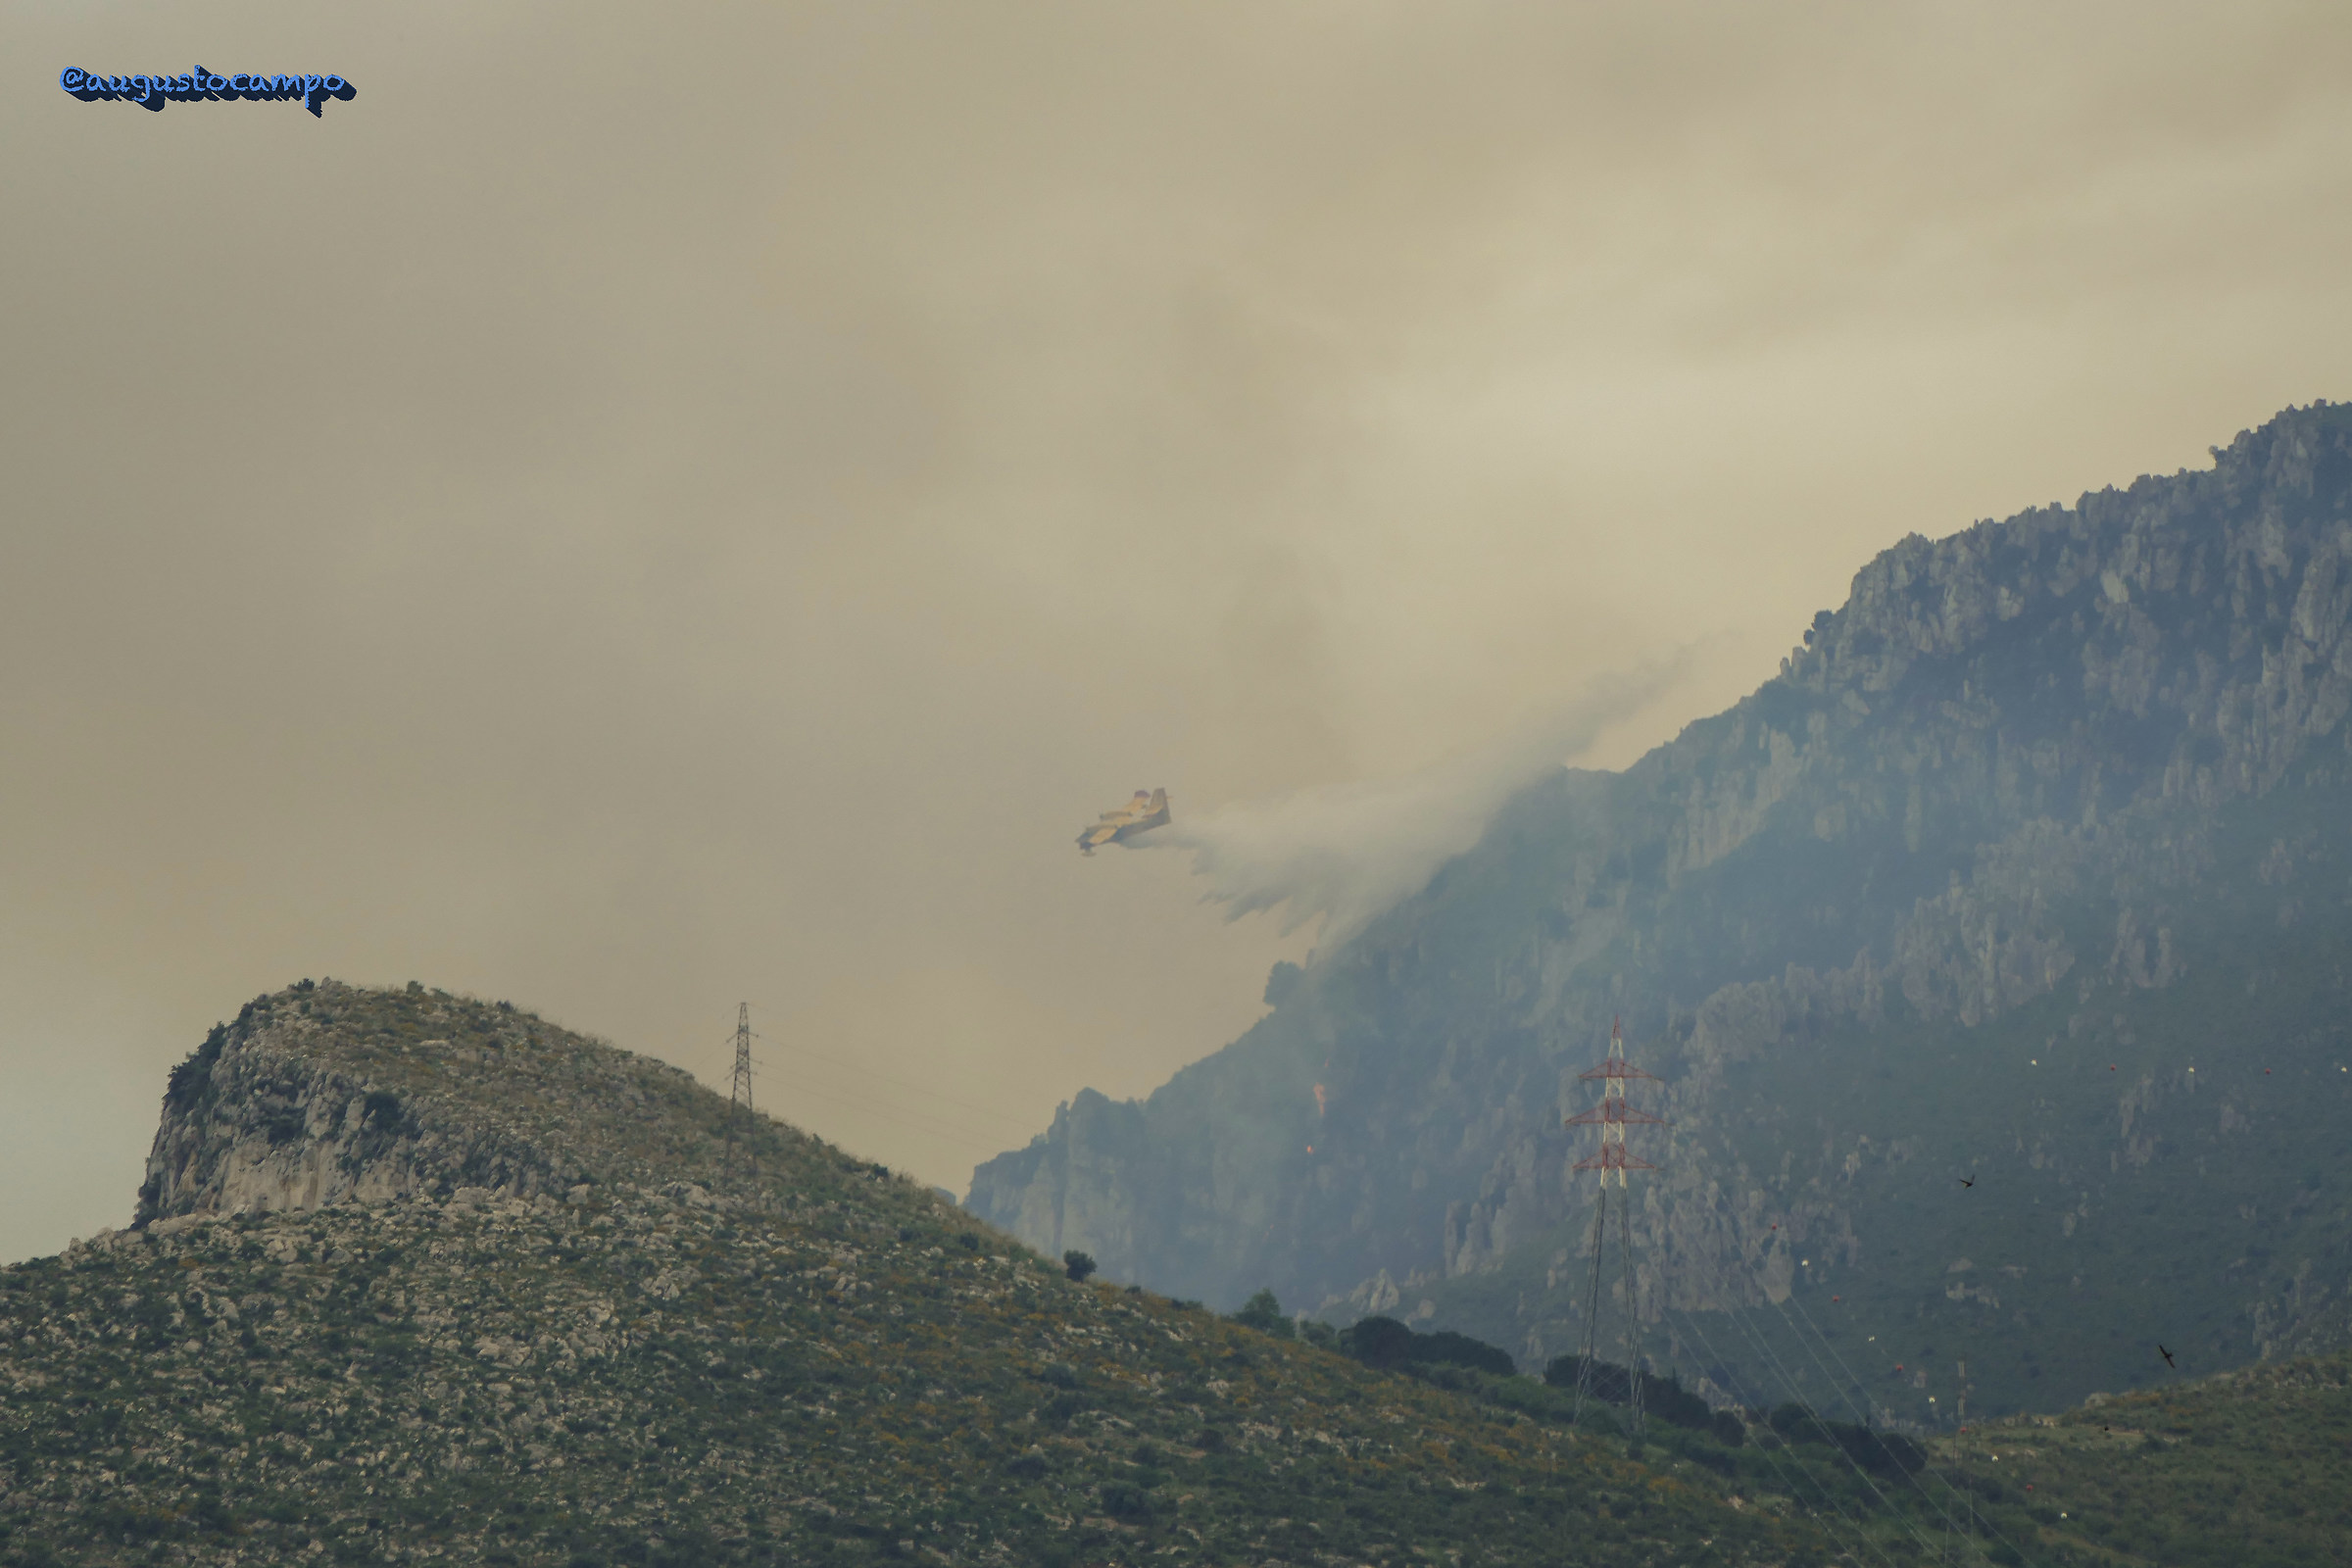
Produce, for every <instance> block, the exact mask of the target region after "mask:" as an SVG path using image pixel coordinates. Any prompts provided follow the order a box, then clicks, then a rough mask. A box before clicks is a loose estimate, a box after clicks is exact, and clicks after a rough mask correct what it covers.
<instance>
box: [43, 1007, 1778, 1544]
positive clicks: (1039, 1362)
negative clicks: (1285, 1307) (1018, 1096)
mask: <svg viewBox="0 0 2352 1568" xmlns="http://www.w3.org/2000/svg"><path fill="white" fill-rule="evenodd" d="M731 1133H732V1135H733V1137H732V1139H730V1134H731ZM755 1160H756V1165H755V1163H754V1162H755ZM1621 1453H1622V1447H1621V1446H1619V1445H1615V1444H1606V1443H1600V1442H1595V1441H1592V1440H1589V1439H1584V1440H1580V1439H1578V1438H1576V1437H1574V1436H1572V1435H1570V1434H1569V1433H1567V1432H1565V1431H1563V1430H1561V1429H1560V1428H1559V1427H1558V1426H1557V1425H1546V1424H1544V1422H1541V1421H1534V1420H1529V1419H1526V1418H1525V1417H1523V1416H1519V1415H1515V1414H1513V1413H1511V1412H1509V1411H1507V1410H1503V1409H1499V1408H1496V1407H1495V1406H1492V1405H1490V1404H1482V1403H1479V1402H1476V1401H1473V1400H1470V1399H1465V1398H1462V1397H1455V1396H1452V1395H1449V1394H1447V1393H1445V1392H1443V1391H1441V1390H1439V1389H1436V1388H1433V1387H1431V1386H1429V1385H1428V1384H1427V1383H1424V1382H1416V1381H1413V1380H1409V1379H1406V1378H1402V1377H1393V1376H1387V1375H1384V1374H1381V1373H1377V1372H1373V1371H1370V1370H1367V1369H1365V1368H1362V1367H1359V1366H1357V1365H1356V1364H1355V1363H1353V1362H1351V1361H1348V1360H1346V1359H1345V1358H1343V1357H1341V1356H1339V1355H1337V1354H1334V1353H1332V1352H1330V1351H1327V1350H1322V1349H1316V1348H1310V1347H1307V1346H1303V1345H1299V1344H1286V1343H1281V1342H1278V1341H1276V1340H1273V1339H1270V1338H1268V1337H1266V1336H1264V1335H1261V1334H1257V1333H1252V1332H1250V1331H1249V1330H1247V1329H1244V1328H1242V1327H1239V1326H1237V1325H1235V1324H1233V1323H1230V1322H1227V1321H1224V1320H1222V1319H1219V1318H1216V1317H1214V1316H1213V1315H1211V1314H1209V1313H1207V1312H1205V1311H1203V1310H1202V1309H1201V1308H1199V1307H1198V1306H1188V1305H1183V1304H1180V1303H1176V1302H1171V1301H1169V1300H1166V1299H1162V1298H1158V1297H1153V1296H1149V1295H1146V1294H1144V1293H1141V1292H1130V1291H1122V1290H1119V1289H1117V1288H1115V1287H1110V1286H1104V1285H1082V1284H1077V1283H1073V1282H1072V1281H1070V1280H1069V1279H1067V1278H1066V1277H1064V1274H1063V1271H1062V1270H1061V1269H1060V1268H1059V1267H1058V1266H1056V1265H1052V1264H1048V1263H1046V1262H1045V1261H1044V1260H1042V1259H1040V1258H1038V1257H1037V1256H1035V1255H1034V1254H1032V1253H1030V1252H1028V1251H1026V1250H1023V1249H1021V1248H1019V1247H1018V1246H1017V1245H1014V1244H1012V1243H1011V1242H1009V1241H1008V1240H1007V1239H1006V1238H1005V1237H1003V1236H1001V1235H999V1234H997V1233H995V1232H992V1231H990V1230H988V1229H987V1228H985V1227H983V1226H981V1225H979V1224H978V1223H976V1222H975V1221H973V1220H972V1219H970V1218H969V1217H968V1216H965V1215H963V1214H960V1213H958V1212H957V1211H956V1209H955V1208H954V1207H953V1206H952V1205H949V1204H947V1203H945V1202H943V1201H941V1200H940V1199H939V1198H938V1197H937V1196H935V1195H934V1194H931V1193H929V1192H926V1191H924V1190H923V1189H921V1188H919V1187H917V1186H915V1185H913V1184H912V1183H909V1182H907V1181H905V1180H903V1179H900V1178H897V1177H894V1176H892V1175H890V1174H889V1173H888V1172H887V1171H885V1170H883V1169H882V1168H881V1167H879V1166H875V1165H869V1164H866V1163H865V1162H862V1161H859V1160H857V1159H854V1158H851V1157H849V1156H847V1155H845V1154H844V1153H842V1152H840V1151H838V1150H835V1149H831V1148H829V1147H827V1146H825V1145H824V1144H822V1143H819V1142H818V1141H816V1140H814V1139H810V1138H808V1137H806V1136H804V1135H802V1134H799V1133H797V1132H795V1131H793V1130H792V1129H790V1128H788V1127H784V1126H782V1125H780V1124H778V1123H775V1122H773V1121H769V1120H767V1119H765V1118H760V1119H758V1120H756V1121H752V1122H748V1123H742V1124H737V1125H733V1126H731V1125H730V1121H729V1117H728V1107H727V1104H726V1103H725V1102H724V1101H722V1100H720V1099H719V1098H718V1097H716V1096H714V1095H712V1094H711V1093H710V1092H709V1091H707V1090H705V1089H703V1088H701V1087H700V1086H698V1085H696V1084H695V1083H694V1082H693V1081H692V1080H691V1079H690V1078H688V1077H687V1076H686V1075H685V1074H683V1073H681V1072H679V1071H678V1070H676V1069H675V1068H671V1067H667V1066H664V1065H662V1064H661V1063H659V1062H654V1061H650V1060H647V1059H645V1058H643V1057H638V1056H633V1055H630V1054H627V1053H624V1052H620V1051H617V1050H615V1049H613V1048H612V1047H610V1046H606V1045H603V1044H601V1043H599V1042H596V1041H593V1040H589V1039H585V1038H582V1037H580V1036H577V1035H572V1034H568V1033H566V1032H564V1031H563V1030H560V1029H557V1028H554V1027H552V1026H550V1025H548V1024H546V1023H544V1022H543V1021H541V1020H539V1019H537V1018H535V1017H532V1016H531V1015H529V1014H527V1013H519V1012H516V1011H515V1010H514V1009H512V1008H508V1007H506V1006H504V1005H495V1006H494V1005H484V1004H479V1003H471V1002H466V1001H462V1000H459V999H455V998H451V997H448V996H446V995H442V994H440V993H432V992H426V991H424V990H423V989H421V988H418V987H411V988H410V989H409V990H408V991H407V992H372V991H363V990H357V989H353V988H350V987H345V986H340V985H335V984H332V983H328V984H323V985H316V986H314V985H312V984H310V983H309V982H305V983H304V984H303V985H302V986H299V987H296V988H294V989H293V990H290V991H286V992H281V993H278V994H276V995H274V996H270V997H265V998H261V999H258V1000H257V1001H256V1002H254V1003H253V1004H251V1005H248V1006H247V1007H246V1008H245V1009H244V1010H243V1012H241V1013H240V1014H239V1016H238V1018H237V1019H236V1021H235V1022H234V1023H232V1024H229V1025H225V1026H223V1027H221V1028H220V1029H217V1030H215V1031H214V1032H213V1034H212V1035H211V1036H210V1037H209V1038H208V1039H207V1041H206V1043H205V1044H204V1046H203V1047H202V1049H200V1050H199V1051H198V1052H197V1053H196V1054H194V1055H193V1056H191V1057H190V1058H189V1059H188V1060H187V1061H186V1062H184V1063H182V1064H181V1066H180V1067H178V1068H177V1069H175V1070H174V1071H173V1073H172V1080H171V1085H170V1089H169V1092H168V1094H167V1097H166V1102H165V1108H164V1117H163V1122H162V1125H161V1127H160V1129H159V1131H158V1134H157V1137H156V1141H155V1151H154V1154H153V1155H152V1157H151V1159H150V1161H149V1170H148V1176H147V1180H146V1183H145V1185H144V1187H143V1188H142V1190H141V1194H140V1201H139V1210H138V1216H137V1226H136V1228H134V1229H131V1230H127V1231H123V1232H119V1233H110V1234H108V1235H105V1236H102V1237H100V1238H97V1239H95V1240H93V1241H91V1242H88V1243H84V1244H79V1245H77V1246H76V1247H75V1248H73V1250H70V1251H69V1252H68V1253H67V1254H66V1255H64V1256H62V1257H56V1258H47V1259H39V1260H35V1261H32V1262H28V1263H25V1264H21V1265H17V1266H15V1267H11V1268H7V1269H0V1563H6V1564H9V1565H11V1568H17V1565H35V1564H53V1563H57V1562H61V1561H62V1562H71V1563H75V1564H82V1563H89V1564H115V1563H175V1564H184V1563H206V1564H213V1563H236V1562H241V1563H250V1564H263V1563H295V1562H301V1563H317V1562H386V1561H389V1562H421V1561H430V1560H439V1561H448V1562H466V1563H492V1564H498V1563H514V1564H530V1565H553V1568H595V1565H603V1564H624V1563H625V1564H637V1565H657V1564H663V1565H688V1564H697V1565H699V1564H737V1563H794V1564H803V1563H833V1562H840V1563H858V1562H868V1561H885V1560H907V1561H924V1562H932V1563H953V1564H981V1563H991V1564H1031V1563H1044V1564H1062V1563H1074V1562H1079V1561H1084V1562H1088V1563H1137V1562H1141V1561H1143V1560H1145V1559H1146V1558H1149V1559H1151V1560H1152V1561H1154V1562H1157V1561H1172V1562H1180V1563H1181V1562H1213V1563H1227V1562H1242V1561H1247V1562H1250V1563H1261V1562H1277V1563H1308V1562H1314V1563H1325V1562H1337V1561H1346V1562H1351V1563H1358V1562H1360V1563H1380V1564H1388V1563H1402V1562H1406V1561H1411V1560H1423V1559H1425V1558H1426V1557H1427V1556H1429V1555H1433V1554H1434V1555H1438V1556H1441V1557H1445V1558H1449V1559H1458V1558H1459V1557H1460V1555H1461V1554H1462V1553H1464V1552H1465V1551H1470V1552H1474V1553H1475V1560H1478V1561H1483V1562H1495V1563H1533V1562H1539V1561H1541V1562H1545V1563H1550V1562H1555V1561H1561V1560H1569V1561H1584V1562H1601V1561H1607V1562H1611V1563H1616V1562H1661V1563H1662V1562H1668V1561H1672V1562H1693V1561H1704V1562H1720V1563H1750V1562H1756V1563H1761V1562H1781V1561H1785V1560H1788V1559H1789V1555H1790V1554H1791V1553H1798V1554H1802V1553H1804V1552H1806V1551H1808V1550H1811V1549H1812V1547H1811V1546H1810V1545H1809V1543H1817V1542H1818V1540H1819V1537H1818V1534H1817V1532H1815V1531H1814V1530H1813V1529H1812V1528H1811V1527H1810V1526H1809V1525H1808V1524H1806V1523H1805V1522H1804V1521H1803V1520H1802V1519H1801V1518H1792V1519H1790V1520H1789V1521H1788V1522H1782V1521H1778V1520H1775V1519H1771V1518H1765V1517H1761V1516H1759V1514H1758V1512H1757V1511H1756V1510H1752V1509H1751V1510H1746V1511H1744V1512H1743V1511H1742V1510H1741V1509H1740V1508H1737V1507H1735V1506H1733V1505H1731V1503H1730V1502H1729V1501H1728V1490H1729V1489H1728V1487H1727V1486H1724V1485H1720V1484H1718V1481H1717V1478H1716V1477H1715V1476H1714V1475H1713V1474H1712V1473H1710V1472H1706V1471H1703V1470H1698V1469H1694V1468H1693V1467H1692V1466H1691V1465H1690V1464H1688V1463H1682V1462H1679V1461H1671V1460H1668V1459H1666V1458H1665V1456H1663V1455H1658V1456H1657V1457H1658V1458H1659V1459H1660V1461H1661V1462H1660V1464H1659V1465H1658V1466H1656V1467H1652V1468H1644V1467H1642V1466H1640V1465H1636V1464H1632V1463H1629V1462H1627V1461H1626V1459H1625V1458H1623V1457H1621ZM1571 1520H1573V1521H1576V1526H1577V1528H1576V1531H1575V1534H1574V1536H1573V1538H1572V1539H1571V1538H1568V1537H1566V1536H1564V1534H1563V1532H1564V1529H1565V1527H1566V1525H1567V1524H1568V1523H1569V1522H1570V1521H1571Z"/></svg>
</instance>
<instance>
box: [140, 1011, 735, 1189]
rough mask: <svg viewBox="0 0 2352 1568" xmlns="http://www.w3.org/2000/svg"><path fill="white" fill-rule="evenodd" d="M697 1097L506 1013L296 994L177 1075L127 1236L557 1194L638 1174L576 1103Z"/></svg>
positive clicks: (651, 1103) (218, 1039) (638, 1061)
mask: <svg viewBox="0 0 2352 1568" xmlns="http://www.w3.org/2000/svg"><path fill="white" fill-rule="evenodd" d="M436 1029H437V1030H438V1031H439V1033H438V1034H435V1033H432V1031H434V1030H436ZM695 1093H696V1090H695V1086H694V1083H693V1080H692V1079H691V1078H690V1077H689V1076H688V1075H687V1074H685V1073H682V1072H680V1071H678V1070H677V1069H676V1068H673V1067H669V1066H667V1065H665V1064H663V1063H661V1062H656V1061H652V1060H650V1059H648V1058H644V1057H637V1056H630V1055H628V1054H625V1053H621V1052H617V1051H614V1050H613V1049H612V1048H610V1047H603V1046H598V1045H596V1044H594V1043H587V1044H582V1043H580V1042H577V1041H575V1040H573V1039H571V1038H570V1037H568V1036H564V1035H563V1034H562V1032H561V1031H557V1030H552V1029H550V1028H548V1027H547V1026H546V1025H544V1024H542V1023H540V1022H539V1021H538V1020H537V1019H534V1018H531V1017H530V1016H529V1015H527V1014H518V1013H515V1012H513V1011H512V1010H511V1009H509V1010H499V1009H494V1008H490V1007H487V1006H484V1005H479V1004H465V1003H459V1002H455V1001H451V1000H447V999H441V998H438V997H435V996H427V995H422V994H419V995H417V996H414V997H399V998H392V997H388V996H387V995H386V994H383V993H371V992H363V991H358V990H355V989H353V988H351V987H348V986H343V985H338V984H336V983H335V982H333V981H328V982H325V983H324V984H321V985H312V984H310V983H308V982H306V983H305V985H304V986H303V987H299V988H297V989H296V990H294V991H292V992H287V993H281V994H279V995H277V996H275V997H266V998H260V999H257V1000H256V1002H254V1003H253V1004H249V1005H247V1006H246V1007H245V1008H244V1010H243V1011H241V1012H240V1013H239V1014H238V1015H237V1017H236V1019H235V1020H234V1021H233V1022H231V1023H226V1024H222V1025H220V1026H218V1027H216V1028H215V1029H214V1030H213V1031H212V1033H211V1034H210V1035H209V1036H208V1037H207V1038H206V1040H205V1043H204V1045H203V1046H202V1047H201V1048H200V1049H199V1050H198V1051H197V1052H196V1053H195V1054H193V1055H192V1056H190V1057H189V1058H188V1059H187V1060H186V1061H184V1062H182V1063H180V1065H179V1066H178V1067H176V1068H175V1069H173V1071H172V1079H171V1084H170V1087H169V1089H168V1090H167V1092H166V1094H165V1097H164V1108H163V1117H162V1121H161V1122H160V1124H159V1125H158V1127H157V1130H156V1135H155V1145H154V1148H153V1150H152V1151H151V1152H149V1154H148V1156H147V1174H146V1180H145V1182H144V1184H143V1185H142V1186H141V1187H140V1189H139V1195H138V1208H137V1211H136V1214H135V1216H134V1219H133V1224H134V1225H135V1226H139V1227H145V1226H147V1225H149V1224H151V1223H152V1222H154V1221H157V1220H162V1219H172V1218H177V1217H181V1216H186V1215H196V1214H245V1213H269V1212H275V1211H280V1210H288V1209H313V1208H320V1207H324V1206H327V1205H329V1204H333V1203H337V1202H341V1201H345V1200H357V1201H362V1202H381V1201H390V1200H392V1199H396V1198H400V1197H403V1196H407V1195H418V1196H428V1197H439V1198H447V1197H449V1196H450V1195H451V1194H452V1193H454V1192H457V1191H459V1190H461V1189H467V1188H475V1189H482V1190H484V1191H485V1192H486V1193H488V1194H494V1195H498V1196H501V1197H513V1198H530V1197H533V1196H536V1195H539V1194H545V1193H562V1192H564V1191H566V1190H568V1189H570V1188H571V1187H573V1186H575V1185H576V1184H578V1183H580V1182H581V1181H583V1180H585V1179H589V1178H590V1177H591V1176H592V1175H593V1176H594V1178H595V1179H598V1180H604V1181H611V1180H613V1179H614V1178H615V1177H617V1176H621V1175H625V1174H628V1173H630V1172H633V1171H636V1170H637V1169H638V1168H639V1167H640V1166H641V1165H647V1163H648V1162H647V1161H646V1160H645V1159H644V1158H643V1157H642V1155H643V1152H640V1151H632V1150H627V1149H623V1148H616V1147H609V1140H605V1139H599V1138H594V1137H591V1136H589V1135H588V1132H587V1127H588V1125H589V1119H588V1118H586V1117H584V1116H583V1115H582V1114H581V1113H582V1111H583V1110H584V1109H585V1108H586V1107H587V1106H589V1105H591V1104H595V1103H600V1102H602V1103H607V1104H610V1103H612V1102H614V1101H617V1102H618V1103H619V1104H620V1105H621V1106H622V1107H624V1108H625V1107H628V1106H632V1105H634V1106H643V1107H646V1108H648V1109H653V1108H659V1107H661V1106H663V1105H665V1104H672V1103H687V1102H689V1101H690V1100H691V1098H692V1096H693V1095H694V1094H695ZM648 1168H650V1166H648Z"/></svg>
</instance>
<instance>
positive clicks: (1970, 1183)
mask: <svg viewBox="0 0 2352 1568" xmlns="http://www.w3.org/2000/svg"><path fill="white" fill-rule="evenodd" d="M1960 1185H1961V1186H1963V1187H1974V1186H1976V1185H1977V1179H1976V1178H1975V1177H1974V1176H1963V1177H1961V1178H1960Z"/></svg>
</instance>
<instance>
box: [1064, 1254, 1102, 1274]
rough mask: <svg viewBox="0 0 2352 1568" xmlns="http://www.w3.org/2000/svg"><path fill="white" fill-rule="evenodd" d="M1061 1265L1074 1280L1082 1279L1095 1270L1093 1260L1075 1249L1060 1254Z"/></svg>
mask: <svg viewBox="0 0 2352 1568" xmlns="http://www.w3.org/2000/svg"><path fill="white" fill-rule="evenodd" d="M1061 1266H1062V1268H1063V1270H1064V1271H1065V1272H1066V1273H1068V1275H1069V1276H1070V1278H1072V1279H1074V1280H1084V1279H1085V1278H1086V1277H1087V1276H1088V1275H1089V1274H1092V1273H1093V1272H1094V1271H1095V1260H1094V1259H1093V1258H1091V1257H1089V1256H1087V1255H1086V1254H1085V1253H1084V1252H1081V1251H1078V1250H1075V1249H1073V1250H1070V1251H1067V1252H1064V1253H1062V1254H1061Z"/></svg>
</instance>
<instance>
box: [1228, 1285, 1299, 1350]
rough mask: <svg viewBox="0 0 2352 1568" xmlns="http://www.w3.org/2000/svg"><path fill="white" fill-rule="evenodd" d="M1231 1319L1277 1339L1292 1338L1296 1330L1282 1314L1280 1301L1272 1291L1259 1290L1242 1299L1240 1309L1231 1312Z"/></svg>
mask: <svg viewBox="0 0 2352 1568" xmlns="http://www.w3.org/2000/svg"><path fill="white" fill-rule="evenodd" d="M1233 1320H1234V1321H1235V1322H1236V1323H1239V1324H1240V1325H1241V1326H1242V1327H1244V1328H1246V1329H1255V1330H1257V1332H1258V1333H1260V1334H1271V1335H1273V1336H1274V1337H1275V1338H1276V1339H1278V1340H1288V1339H1292V1338H1294V1337H1296V1336H1297V1334H1298V1332H1299V1331H1298V1330H1297V1329H1296V1328H1294V1327H1292V1325H1291V1320H1290V1319H1289V1318H1287V1317H1284V1316H1283V1315H1282V1302H1281V1301H1279V1300H1277V1299H1275V1297H1274V1293H1273V1292H1272V1291H1260V1292H1258V1293H1257V1294H1256V1295H1255V1296H1252V1297H1251V1298H1250V1299H1248V1300H1247V1301H1244V1302H1243V1303H1242V1305H1241V1309H1240V1310H1239V1311H1237V1312H1235V1313H1234V1314H1233Z"/></svg>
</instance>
